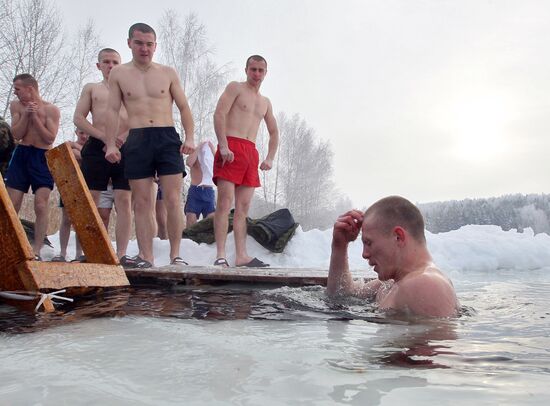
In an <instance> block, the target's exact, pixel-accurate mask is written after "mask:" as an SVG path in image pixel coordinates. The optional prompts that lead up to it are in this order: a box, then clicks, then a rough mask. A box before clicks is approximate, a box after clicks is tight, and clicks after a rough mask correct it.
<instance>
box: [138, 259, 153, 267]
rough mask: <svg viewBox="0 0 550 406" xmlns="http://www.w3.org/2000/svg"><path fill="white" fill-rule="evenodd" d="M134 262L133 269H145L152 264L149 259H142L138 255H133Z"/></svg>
mask: <svg viewBox="0 0 550 406" xmlns="http://www.w3.org/2000/svg"><path fill="white" fill-rule="evenodd" d="M135 260H136V264H135V265H134V269H146V268H152V267H153V264H152V263H150V262H149V261H146V260H144V259H143V258H140V257H135Z"/></svg>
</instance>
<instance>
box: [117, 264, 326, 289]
mask: <svg viewBox="0 0 550 406" xmlns="http://www.w3.org/2000/svg"><path fill="white" fill-rule="evenodd" d="M126 275H127V276H128V279H130V281H132V282H133V283H134V282H135V283H139V282H155V281H158V282H161V283H162V282H173V283H178V282H188V281H201V282H213V281H218V282H222V281H223V282H250V283H276V284H281V285H292V286H303V285H323V286H326V284H327V276H328V271H324V270H320V269H303V268H300V269H297V268H220V267H206V266H185V267H182V266H179V265H167V266H163V267H159V268H148V269H126Z"/></svg>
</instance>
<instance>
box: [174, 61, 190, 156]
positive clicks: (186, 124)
mask: <svg viewBox="0 0 550 406" xmlns="http://www.w3.org/2000/svg"><path fill="white" fill-rule="evenodd" d="M170 70H171V76H172V83H171V85H170V92H171V94H172V98H173V99H174V102H175V103H176V106H177V107H178V109H179V111H180V117H181V124H182V125H183V131H184V132H185V139H184V142H183V149H182V152H183V153H184V154H191V153H193V151H194V150H195V122H194V121H193V114H192V113H191V108H190V107H189V103H188V102H187V97H185V93H184V91H183V88H182V87H181V83H180V79H179V77H178V74H177V72H176V71H175V70H174V69H172V68H170Z"/></svg>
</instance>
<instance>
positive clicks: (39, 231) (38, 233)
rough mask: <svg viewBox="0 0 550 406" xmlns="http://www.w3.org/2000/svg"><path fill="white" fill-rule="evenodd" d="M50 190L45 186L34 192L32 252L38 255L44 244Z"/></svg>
mask: <svg viewBox="0 0 550 406" xmlns="http://www.w3.org/2000/svg"><path fill="white" fill-rule="evenodd" d="M50 193H51V190H50V189H48V188H47V187H41V188H40V189H38V190H37V191H36V192H35V194H34V212H35V214H36V221H35V223H34V243H33V249H34V254H35V255H38V256H40V250H41V249H42V246H43V245H44V238H45V237H46V232H47V231H48V218H49V216H48V214H49V207H48V201H49V200H50Z"/></svg>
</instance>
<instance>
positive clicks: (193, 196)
mask: <svg viewBox="0 0 550 406" xmlns="http://www.w3.org/2000/svg"><path fill="white" fill-rule="evenodd" d="M215 200H216V195H215V193H214V188H211V187H205V186H195V185H191V186H190V187H189V191H188V192H187V201H186V202H185V208H184V210H183V211H184V212H185V214H189V213H194V214H196V215H197V218H199V217H200V215H201V214H202V217H203V218H206V216H208V215H209V214H210V213H214V212H215V211H216V205H215V203H214V201H215Z"/></svg>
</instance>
